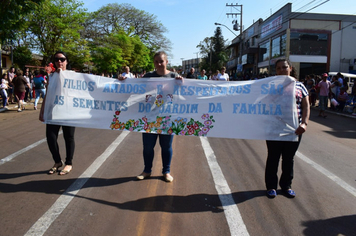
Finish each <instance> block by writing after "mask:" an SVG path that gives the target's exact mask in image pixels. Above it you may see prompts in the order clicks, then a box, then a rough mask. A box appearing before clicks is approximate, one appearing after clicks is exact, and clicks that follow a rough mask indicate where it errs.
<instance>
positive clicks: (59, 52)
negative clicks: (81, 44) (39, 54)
mask: <svg viewBox="0 0 356 236" xmlns="http://www.w3.org/2000/svg"><path fill="white" fill-rule="evenodd" d="M57 54H63V55H64V56H65V57H66V60H67V69H69V68H70V66H69V59H68V56H67V53H65V52H63V51H57V52H55V53H54V54H53V58H52V62H53V66H54V68H55V69H56V70H57V69H58V68H57V67H56V63H55V59H56V55H57Z"/></svg>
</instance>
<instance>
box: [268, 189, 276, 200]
mask: <svg viewBox="0 0 356 236" xmlns="http://www.w3.org/2000/svg"><path fill="white" fill-rule="evenodd" d="M276 196H277V192H276V190H275V189H270V190H267V197H269V198H275V197H276Z"/></svg>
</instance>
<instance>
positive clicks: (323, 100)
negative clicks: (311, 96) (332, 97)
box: [319, 96, 328, 111]
mask: <svg viewBox="0 0 356 236" xmlns="http://www.w3.org/2000/svg"><path fill="white" fill-rule="evenodd" d="M327 106H328V96H319V110H322V111H325V110H326V108H327Z"/></svg>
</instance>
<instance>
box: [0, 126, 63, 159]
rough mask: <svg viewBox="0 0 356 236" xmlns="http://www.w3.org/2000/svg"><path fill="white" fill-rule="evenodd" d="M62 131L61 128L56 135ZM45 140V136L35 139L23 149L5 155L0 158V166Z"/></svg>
mask: <svg viewBox="0 0 356 236" xmlns="http://www.w3.org/2000/svg"><path fill="white" fill-rule="evenodd" d="M62 133H63V131H62V130H61V131H60V132H59V133H58V135H60V134H62ZM46 140H47V139H45V138H44V139H41V140H40V141H37V142H35V143H34V144H31V145H30V146H27V147H25V148H23V149H21V150H19V151H17V152H15V153H13V154H11V155H9V156H7V157H5V158H3V159H1V160H0V166H1V165H2V164H5V163H6V162H9V161H11V160H12V159H14V158H15V157H17V156H19V155H21V154H22V153H25V152H27V151H29V150H31V149H32V148H35V147H37V146H38V145H40V144H42V143H44V142H46Z"/></svg>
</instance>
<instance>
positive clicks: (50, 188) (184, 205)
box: [0, 171, 266, 212]
mask: <svg viewBox="0 0 356 236" xmlns="http://www.w3.org/2000/svg"><path fill="white" fill-rule="evenodd" d="M34 174H43V172H41V171H40V172H32V173H18V174H0V179H9V178H16V177H21V176H25V175H34ZM153 178H155V177H153ZM157 179H161V177H157ZM78 180H79V181H87V182H86V183H85V184H84V185H83V186H82V187H81V189H85V188H100V187H107V186H115V185H119V184H123V183H127V182H130V181H135V177H124V178H114V179H103V178H90V179H88V180H87V179H85V178H82V179H73V178H72V179H61V180H58V179H56V180H36V181H28V182H24V183H18V184H11V183H2V182H0V192H1V193H3V194H4V193H16V192H35V193H45V194H58V195H60V194H68V195H71V193H70V192H69V193H65V191H66V190H67V189H68V188H69V186H72V184H73V183H74V182H75V181H78ZM162 181H163V180H162ZM71 190H72V191H73V190H76V189H75V188H74V189H73V188H72V187H71ZM262 196H263V197H266V196H265V190H255V191H244V192H235V193H232V194H231V195H229V196H223V197H228V198H229V197H232V199H233V200H234V203H233V204H239V203H242V202H245V201H248V200H251V199H253V198H256V197H262ZM75 197H77V198H83V199H87V200H90V201H93V202H96V203H100V204H104V205H108V206H113V207H117V208H120V209H126V210H132V211H163V212H202V211H211V212H222V211H223V206H222V204H221V201H220V198H219V195H218V194H204V193H202V194H192V195H186V196H177V195H170V196H168V195H164V196H152V197H147V198H141V199H137V200H132V201H128V202H124V203H120V202H119V200H118V201H117V202H111V201H107V200H104V199H94V198H89V197H84V196H80V195H76V196H75Z"/></svg>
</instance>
